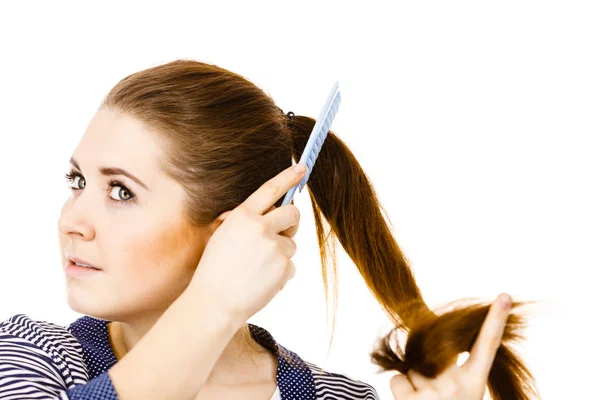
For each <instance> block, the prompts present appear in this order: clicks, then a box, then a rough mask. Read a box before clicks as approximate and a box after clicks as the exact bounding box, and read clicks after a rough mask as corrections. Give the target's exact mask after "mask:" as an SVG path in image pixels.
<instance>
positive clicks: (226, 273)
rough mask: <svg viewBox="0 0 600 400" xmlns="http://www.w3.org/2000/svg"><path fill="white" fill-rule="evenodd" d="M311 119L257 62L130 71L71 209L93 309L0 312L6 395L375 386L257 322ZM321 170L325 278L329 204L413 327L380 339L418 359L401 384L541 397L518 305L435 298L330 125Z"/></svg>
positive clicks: (381, 352) (65, 213)
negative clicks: (439, 303)
mask: <svg viewBox="0 0 600 400" xmlns="http://www.w3.org/2000/svg"><path fill="white" fill-rule="evenodd" d="M314 123H315V121H314V120H313V119H311V118H307V117H302V116H294V115H293V114H288V115H286V114H284V113H283V112H282V111H281V110H280V109H279V108H278V107H277V106H276V105H275V104H274V102H273V101H272V99H271V98H270V97H268V96H267V95H266V94H265V93H264V92H262V91H261V90H260V89H259V88H257V87H256V86H255V85H253V84H252V83H250V82H249V81H247V80H246V79H244V78H243V77H241V76H239V75H237V74H234V73H232V72H229V71H227V70H224V69H222V68H219V67H217V66H214V65H209V64H204V63H199V62H195V61H186V60H179V61H174V62H171V63H168V64H165V65H161V66H157V67H154V68H150V69H147V70H144V71H140V72H138V73H135V74H132V75H130V76H128V77H126V78H125V79H123V80H122V81H121V82H119V83H118V84H117V85H116V86H115V87H114V88H113V89H112V90H111V91H110V93H109V94H108V95H107V96H106V98H105V99H104V101H103V103H102V105H101V107H100V108H99V110H98V112H97V113H96V115H95V116H94V118H93V119H92V121H91V122H90V124H89V126H88V128H87V130H86V132H85V134H84V135H83V138H82V139H81V141H80V143H79V144H78V147H77V148H76V150H75V152H74V154H73V157H72V158H71V166H72V169H71V171H70V172H69V173H68V174H67V176H66V177H67V179H68V182H69V184H70V185H71V188H72V191H73V195H72V196H71V197H70V198H69V199H68V200H67V201H66V203H65V205H64V207H63V209H62V212H61V216H60V219H59V221H58V228H59V236H60V246H61V255H62V258H63V263H64V265H66V269H65V273H66V275H67V279H68V285H67V291H68V303H69V306H70V307H71V308H72V309H73V310H75V311H77V312H80V313H82V314H85V316H84V317H82V318H80V319H78V320H77V321H75V322H73V323H72V324H71V325H70V326H69V327H68V328H63V327H60V326H57V325H55V324H52V323H49V322H43V321H33V320H32V319H30V318H29V317H27V316H26V315H23V314H17V315H15V316H13V317H11V318H9V319H8V320H6V321H4V322H3V323H1V324H0V397H1V398H3V399H4V398H28V397H31V398H42V396H43V395H47V397H45V398H62V399H66V398H70V399H83V398H85V399H115V398H123V399H134V398H140V399H142V398H143V399H217V398H219V399H222V398H227V399H263V400H267V399H270V398H271V399H278V398H281V399H284V400H285V399H326V398H343V399H376V398H378V397H377V394H376V393H375V390H374V389H373V387H371V386H370V385H368V384H366V383H363V382H360V381H356V380H352V379H350V378H348V377H346V376H344V375H340V374H334V373H331V372H326V371H323V370H322V369H320V368H319V367H318V366H316V365H314V364H311V363H308V362H306V361H304V360H302V359H301V358H300V357H299V356H298V355H297V354H295V353H294V352H292V351H290V350H288V349H287V348H285V347H284V346H282V345H280V344H279V343H277V342H276V341H275V340H274V338H273V337H272V336H271V335H270V334H269V332H267V331H266V330H265V329H262V328H260V327H258V326H255V325H252V324H247V323H246V321H247V320H248V319H249V318H250V317H251V316H252V315H254V314H255V313H256V312H258V311H259V310H260V309H262V308H263V307H264V306H265V305H266V304H267V303H268V302H269V301H270V300H271V299H272V298H273V297H274V296H275V295H276V293H277V292H278V291H279V290H281V288H283V286H284V285H285V284H286V282H287V281H288V280H289V279H290V278H291V277H293V275H294V271H295V267H294V265H293V263H292V262H291V260H290V258H291V257H292V256H293V255H294V254H295V252H296V246H295V244H294V241H293V237H294V235H295V233H296V231H297V228H298V222H299V213H298V210H297V209H296V207H295V206H294V205H293V204H290V205H286V206H283V207H280V205H281V201H282V198H283V195H284V194H285V193H286V192H287V190H288V189H289V188H291V187H293V186H294V185H296V184H297V183H298V182H300V180H301V179H302V176H303V175H304V173H305V172H303V171H302V170H300V172H299V173H298V172H295V171H294V170H293V169H292V168H291V167H290V163H291V160H290V157H294V158H295V159H296V160H298V159H299V158H300V154H301V152H302V150H303V148H304V146H305V144H306V142H307V140H308V136H309V134H310V132H311V130H312V127H313V125H314ZM299 167H302V166H301V165H300V166H299ZM300 169H301V168H300ZM281 171H283V172H281ZM307 187H309V190H310V195H311V202H312V205H313V209H314V213H315V217H316V221H317V234H318V238H319V245H320V247H321V250H322V262H323V267H324V277H325V278H327V277H328V276H330V277H331V275H329V272H328V271H327V270H326V263H325V258H326V253H325V251H324V249H325V245H326V236H325V232H324V229H323V223H322V220H321V214H322V216H323V217H325V219H326V220H327V222H328V223H329V224H330V225H331V227H332V236H331V237H332V238H333V237H334V236H333V234H335V236H336V237H337V238H339V240H340V242H341V244H342V246H344V249H345V250H346V251H347V252H348V254H349V255H350V257H351V258H352V260H353V261H354V263H355V264H356V265H357V267H358V268H359V271H360V272H361V274H362V276H363V278H364V280H365V282H366V283H367V285H368V286H369V288H370V289H371V290H372V292H373V294H374V295H375V297H376V298H377V300H378V301H379V302H380V303H381V305H382V306H383V307H384V309H385V310H386V311H387V312H388V313H389V315H390V316H391V317H392V318H393V319H394V321H395V322H397V325H398V328H400V329H405V330H407V331H410V333H409V336H408V340H407V345H406V349H405V355H399V353H401V352H400V351H398V350H397V349H396V350H394V349H392V347H391V346H390V337H387V338H386V339H384V340H382V341H381V342H380V348H379V349H378V350H377V351H375V352H374V353H373V360H374V361H375V362H376V363H378V364H379V365H380V366H382V367H383V368H384V369H394V370H398V371H400V372H402V373H403V374H404V375H406V377H405V376H404V375H397V376H396V377H394V378H393V380H392V385H391V386H392V390H393V392H394V395H395V396H396V398H398V399H400V398H402V399H410V398H435V399H437V398H448V399H450V398H461V399H480V398H481V397H482V396H483V392H484V390H485V387H486V381H487V383H489V385H490V391H491V392H492V394H494V395H495V396H504V397H496V398H526V396H527V390H528V388H529V387H530V384H531V381H532V378H531V376H530V374H529V372H528V371H527V369H526V368H525V367H524V366H523V364H522V363H521V362H520V361H519V359H518V358H517V357H516V355H515V354H514V353H512V352H511V351H510V350H509V349H508V347H506V345H505V344H504V343H501V342H502V339H504V340H510V339H513V338H514V337H515V335H516V333H517V330H518V328H519V327H520V323H521V322H522V320H521V319H520V318H519V317H518V316H516V315H510V316H509V310H510V309H511V305H510V301H509V302H508V303H507V304H508V305H507V306H506V307H505V308H502V307H501V306H500V302H499V301H498V302H497V303H495V304H494V306H493V307H491V311H490V312H489V313H488V310H490V305H471V306H469V307H466V308H463V309H455V310H453V311H450V312H448V313H445V314H443V315H436V314H435V313H434V312H433V311H431V310H429V308H427V307H426V305H425V303H424V301H423V299H422V297H421V295H420V292H419V289H418V287H417V285H416V283H415V281H414V279H413V277H412V274H411V271H410V268H409V266H408V264H407V263H406V261H405V259H404V257H403V255H402V253H401V251H400V249H399V247H398V245H397V244H396V243H395V241H394V240H393V237H392V235H391V232H390V231H389V229H388V227H387V225H386V223H385V220H384V219H383V217H382V213H381V207H380V205H379V203H378V201H377V198H376V196H375V193H374V191H373V190H372V188H371V185H370V183H369V181H368V178H367V177H366V175H365V174H364V172H363V171H362V169H361V167H360V165H359V164H358V162H357V161H356V159H355V158H354V157H353V155H352V153H351V152H350V150H349V149H348V148H347V147H346V146H345V145H344V144H343V143H342V142H341V141H340V139H339V138H337V136H335V135H334V134H333V133H331V132H330V133H329V135H328V137H327V139H326V141H325V143H324V145H323V148H322V150H321V153H320V155H319V158H318V159H317V162H316V165H315V166H314V169H313V171H312V173H311V176H310V179H309V182H308V185H307ZM326 283H327V282H326ZM517 305H519V303H515V304H514V306H517ZM486 316H487V318H486ZM484 320H485V325H484V326H483V328H482V325H483V324H484ZM480 329H481V330H482V334H481V335H480V337H479V338H478V339H477V341H475V339H476V337H477V334H478V332H479V331H480ZM473 343H475V344H474V345H473ZM496 349H498V353H497V354H496ZM469 350H470V351H471V357H470V358H469V360H468V361H467V363H466V364H465V365H464V366H463V367H457V366H456V356H457V355H458V354H459V353H460V352H463V351H469ZM490 369H491V370H492V374H490ZM428 393H429V394H428ZM419 396H421V397H419ZM422 396H433V397H422ZM444 396H445V397H444ZM457 396H458V397H457ZM507 396H512V397H507ZM519 396H521V397H519Z"/></svg>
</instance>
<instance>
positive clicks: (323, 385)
mask: <svg viewBox="0 0 600 400" xmlns="http://www.w3.org/2000/svg"><path fill="white" fill-rule="evenodd" d="M304 364H306V366H307V367H308V368H309V369H310V372H311V373H312V375H313V377H314V380H315V388H316V390H317V398H319V399H321V398H331V397H329V396H331V395H334V396H335V395H338V396H343V398H344V399H365V400H379V397H378V395H377V391H376V390H375V388H374V387H373V386H371V385H369V384H368V383H365V382H362V381H359V380H356V379H352V378H350V377H348V376H347V375H344V374H339V373H335V372H331V371H326V370H324V369H323V368H321V367H319V366H317V365H315V364H313V363H310V362H307V361H304Z"/></svg>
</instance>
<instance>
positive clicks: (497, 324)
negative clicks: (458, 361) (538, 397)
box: [463, 293, 512, 382]
mask: <svg viewBox="0 0 600 400" xmlns="http://www.w3.org/2000/svg"><path fill="white" fill-rule="evenodd" d="M504 301H506V303H504ZM511 306H512V299H511V298H510V296H509V295H508V294H506V293H503V294H501V295H500V296H498V298H497V299H496V301H494V302H493V303H492V305H491V306H490V310H489V311H488V314H487V316H486V317H485V320H484V321H483V325H482V326H481V330H480V331H479V334H478V335H477V340H476V341H475V343H474V344H473V348H472V349H471V355H470V357H469V359H468V360H467V361H466V362H465V363H464V365H463V368H464V369H465V370H466V371H467V372H468V373H469V374H472V376H474V379H477V380H483V381H484V382H485V381H487V378H488V376H489V374H490V369H491V368H492V364H493V362H494V358H495V357H496V351H497V350H498V347H499V346H500V343H501V342H502V335H503V334H504V326H505V325H506V320H507V318H508V315H509V314H510V309H511Z"/></svg>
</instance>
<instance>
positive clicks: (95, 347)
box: [0, 314, 378, 400]
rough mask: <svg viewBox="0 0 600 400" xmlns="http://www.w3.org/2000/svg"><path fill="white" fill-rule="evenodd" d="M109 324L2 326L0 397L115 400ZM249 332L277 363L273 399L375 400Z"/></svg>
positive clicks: (13, 321)
mask: <svg viewBox="0 0 600 400" xmlns="http://www.w3.org/2000/svg"><path fill="white" fill-rule="evenodd" d="M108 322H109V321H105V320H101V319H97V318H93V317H89V316H84V317H81V318H79V319H77V320H76V321H74V322H73V323H71V324H70V325H69V327H68V328H65V327H62V326H59V325H55V324H53V323H50V322H45V321H34V320H32V319H31V318H29V317H28V316H26V315H24V314H17V315H15V316H13V317H11V318H9V319H8V320H6V321H3V322H0V398H2V399H5V398H6V399H9V398H10V399H21V398H36V399H56V400H58V399H60V400H67V399H71V400H80V399H81V400H83V399H88V400H116V399H118V397H117V394H116V392H115V389H114V387H113V385H112V382H111V380H110V376H109V375H108V370H109V369H110V368H111V367H112V366H113V365H114V364H116V363H117V358H116V357H115V355H114V353H113V351H112V348H111V346H110V340H109V336H108V328H107V324H108ZM248 327H249V329H250V333H251V334H252V337H253V338H254V340H255V341H256V342H258V343H259V344H261V345H262V346H263V347H264V348H266V349H267V350H269V351H271V352H272V353H273V354H274V355H276V356H277V359H278V363H277V388H278V390H277V391H276V393H275V394H274V396H273V399H271V400H276V399H281V400H337V399H340V400H342V399H343V400H358V399H368V400H378V397H377V393H376V392H375V389H373V387H372V386H370V385H368V384H366V383H363V382H360V381H355V380H352V379H350V378H348V377H346V376H345V375H341V374H334V373H329V372H326V371H324V370H322V369H321V368H319V367H317V366H316V365H314V364H311V363H308V362H305V361H303V360H302V359H301V358H300V356H298V355H297V354H296V353H294V352H292V351H290V350H288V349H286V348H285V347H283V346H282V345H280V344H278V343H277V342H276V341H275V339H274V338H273V337H272V336H271V334H270V333H269V332H268V331H267V330H265V329H263V328H261V327H258V326H256V325H253V324H248ZM44 396H46V397H44ZM48 396H50V397H48ZM278 396H280V397H278Z"/></svg>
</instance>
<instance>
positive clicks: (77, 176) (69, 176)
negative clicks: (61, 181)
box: [65, 170, 85, 190]
mask: <svg viewBox="0 0 600 400" xmlns="http://www.w3.org/2000/svg"><path fill="white" fill-rule="evenodd" d="M65 178H67V182H68V183H69V186H70V187H71V189H73V190H80V189H84V188H85V178H84V177H83V176H82V175H81V174H80V173H79V172H76V171H74V170H71V171H70V172H69V173H68V174H65ZM75 179H77V184H76V187H72V186H71V184H73V182H75ZM81 182H83V186H81V187H80V184H81Z"/></svg>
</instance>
